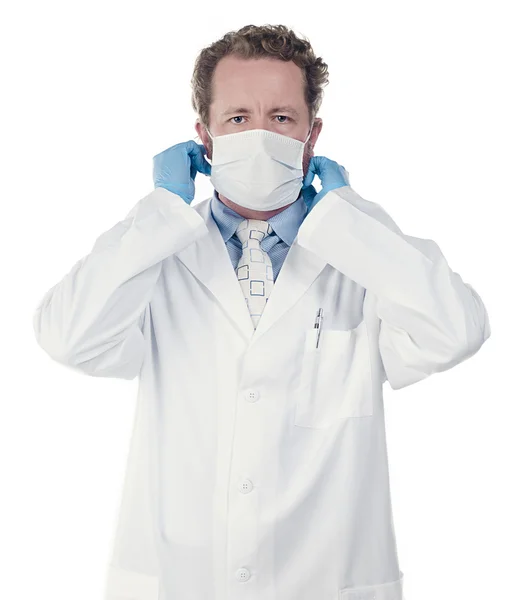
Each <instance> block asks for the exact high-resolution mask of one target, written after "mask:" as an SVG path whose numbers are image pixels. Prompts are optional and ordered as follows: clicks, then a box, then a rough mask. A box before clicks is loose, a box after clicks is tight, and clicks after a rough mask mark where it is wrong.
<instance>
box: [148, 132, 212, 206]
mask: <svg viewBox="0 0 506 600" xmlns="http://www.w3.org/2000/svg"><path fill="white" fill-rule="evenodd" d="M205 152H206V149H205V147H204V146H203V145H202V144H197V143H196V142H195V141H194V140H189V141H187V142H181V143H180V144H176V145H175V146H171V147H170V148H167V150H164V151H163V152H160V153H159V154H157V155H156V156H154V157H153V180H154V183H155V188H157V187H163V188H165V189H166V190H169V192H173V193H174V194H177V195H178V196H180V197H181V198H182V199H183V200H184V201H185V202H186V203H187V204H190V202H191V201H192V200H193V198H194V197H195V176H196V175H197V171H200V172H201V173H203V174H204V175H211V165H210V164H209V163H208V162H207V161H206V159H205V158H204V154H205Z"/></svg>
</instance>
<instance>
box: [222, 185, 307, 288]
mask: <svg viewBox="0 0 506 600" xmlns="http://www.w3.org/2000/svg"><path fill="white" fill-rule="evenodd" d="M307 212H308V210H307V206H306V203H305V202H304V198H303V197H302V194H300V196H299V197H298V199H297V200H296V201H295V202H293V203H292V204H290V206H289V207H288V208H285V210H282V211H281V212H280V213H278V214H277V215H274V216H273V217H271V218H270V219H266V220H267V222H268V223H269V224H270V225H271V227H272V229H273V230H274V233H272V234H271V235H269V236H266V237H265V238H264V239H263V240H262V241H261V242H260V247H261V248H262V249H263V250H265V251H266V252H267V254H268V255H269V258H270V259H271V262H272V272H273V277H274V281H276V278H277V276H278V273H279V271H280V269H281V266H282V264H283V262H284V260H285V258H286V255H287V254H288V250H289V249H290V246H291V245H292V244H293V240H294V239H295V237H296V236H297V232H298V231H299V227H300V226H301V224H302V222H303V221H304V219H305V218H306V216H307ZM211 214H212V216H213V219H214V220H215V222H216V225H218V229H219V230H220V233H221V235H222V237H223V241H224V242H225V245H226V247H227V250H228V253H229V255H230V260H231V261H232V265H233V267H234V270H235V269H236V268H237V263H238V262H239V259H240V258H241V255H242V244H241V242H240V241H239V238H238V237H237V235H236V233H235V231H236V229H237V227H238V226H239V223H240V222H241V221H243V220H244V217H242V216H241V215H240V214H238V213H236V212H235V210H232V209H231V208H229V207H228V206H226V205H225V204H223V202H222V201H221V200H220V199H219V197H218V192H217V191H216V190H214V193H213V197H212V198H211Z"/></svg>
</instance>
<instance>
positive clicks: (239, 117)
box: [229, 115, 292, 125]
mask: <svg viewBox="0 0 506 600" xmlns="http://www.w3.org/2000/svg"><path fill="white" fill-rule="evenodd" d="M276 117H281V118H282V119H288V121H292V119H291V117H287V116H286V115H276ZM234 119H244V117H242V116H240V115H238V116H237V117H232V118H231V119H229V121H234ZM278 123H280V124H283V123H286V121H278ZM234 124H235V125H242V124H243V121H241V122H240V123H238V122H237V121H234Z"/></svg>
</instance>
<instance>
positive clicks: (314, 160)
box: [301, 156, 350, 212]
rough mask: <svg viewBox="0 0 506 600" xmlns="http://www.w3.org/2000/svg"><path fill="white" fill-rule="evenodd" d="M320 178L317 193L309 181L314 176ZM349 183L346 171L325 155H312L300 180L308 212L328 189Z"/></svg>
mask: <svg viewBox="0 0 506 600" xmlns="http://www.w3.org/2000/svg"><path fill="white" fill-rule="evenodd" d="M315 174H316V175H318V177H319V178H320V181H321V184H322V189H321V190H320V191H319V192H318V193H317V192H316V190H315V188H314V186H312V185H311V182H312V181H313V179H314V176H315ZM345 185H350V181H349V179H348V171H347V170H346V169H345V168H344V167H342V166H341V165H339V164H337V163H336V161H335V160H330V159H329V158H326V157H325V156H312V157H311V160H310V162H309V167H308V170H307V173H306V176H305V177H304V180H303V182H302V190H301V191H302V197H303V198H304V202H305V203H306V206H307V208H308V212H309V211H311V209H312V208H314V206H315V205H316V204H317V203H318V202H319V201H320V200H321V199H322V198H323V196H325V194H326V193H327V192H330V190H335V189H336V188H340V187H343V186H345Z"/></svg>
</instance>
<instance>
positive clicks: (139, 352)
mask: <svg viewBox="0 0 506 600" xmlns="http://www.w3.org/2000/svg"><path fill="white" fill-rule="evenodd" d="M207 232H208V229H207V226H206V224H205V221H204V219H203V218H202V217H201V216H200V215H199V214H198V213H197V211H195V209H194V208H192V207H190V206H189V205H188V204H186V202H185V201H184V200H182V199H181V198H180V197H179V196H177V195H175V194H173V193H171V192H169V191H167V190H166V189H164V188H161V187H159V188H155V189H154V190H153V191H152V192H151V193H150V194H148V195H147V196H145V197H144V198H142V199H141V200H140V201H139V202H137V204H136V205H135V206H134V207H133V208H132V210H131V211H130V212H129V213H128V214H127V215H126V217H125V218H124V219H123V220H122V221H120V222H118V223H117V224H116V225H114V226H113V227H112V228H110V229H109V230H107V231H105V232H104V233H102V234H101V235H100V236H99V237H98V238H97V239H96V241H95V244H94V246H93V247H92V250H91V252H90V253H89V254H88V255H87V256H85V257H84V258H82V259H81V260H79V261H78V262H77V263H76V264H75V265H74V266H73V267H72V269H71V270H70V272H69V273H67V274H66V275H65V276H64V277H63V279H62V280H61V281H60V282H59V283H58V284H56V285H55V286H53V287H52V288H51V289H50V290H49V291H47V292H46V293H45V295H44V296H43V297H42V300H41V301H40V303H39V305H38V306H37V308H36V309H35V313H34V315H33V328H34V331H35V337H36V340H37V342H38V344H39V345H40V346H41V347H42V348H43V349H44V350H45V351H46V352H47V354H48V355H49V356H50V357H51V358H52V359H54V360H56V361H57V362H59V363H61V364H63V365H65V366H67V367H69V368H71V369H72V370H75V371H79V372H82V373H83V374H86V375H91V376H95V377H116V378H120V379H134V378H135V377H136V376H137V375H138V374H139V372H140V369H141V366H142V363H143V360H144V355H145V346H146V344H145V338H144V334H143V331H142V325H143V321H144V317H145V313H146V311H147V310H148V305H149V301H150V298H151V296H152V294H153V291H154V288H155V284H156V282H157V280H158V277H159V275H160V272H161V266H162V261H163V260H164V259H165V258H167V257H169V256H171V255H172V254H175V253H176V252H178V251H180V250H182V249H183V248H184V247H186V246H187V245H189V244H191V243H192V242H194V241H195V240H197V239H198V238H200V237H201V236H203V235H206V233H207Z"/></svg>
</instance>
